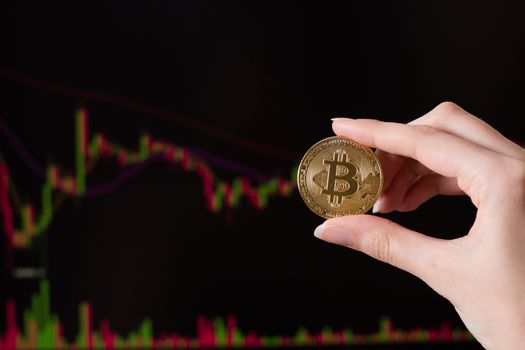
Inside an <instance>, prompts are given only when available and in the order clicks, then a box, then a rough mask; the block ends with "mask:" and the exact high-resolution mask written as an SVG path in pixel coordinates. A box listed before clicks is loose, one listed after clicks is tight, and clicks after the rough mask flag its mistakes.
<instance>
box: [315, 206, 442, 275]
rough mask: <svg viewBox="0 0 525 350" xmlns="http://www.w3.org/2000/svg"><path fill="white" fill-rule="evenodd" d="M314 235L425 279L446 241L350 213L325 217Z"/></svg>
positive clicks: (433, 270)
mask: <svg viewBox="0 0 525 350" xmlns="http://www.w3.org/2000/svg"><path fill="white" fill-rule="evenodd" d="M314 235H315V236H316V237H317V238H319V239H322V240H324V241H327V242H330V243H335V244H339V245H342V246H345V247H348V248H352V249H355V250H358V251H361V252H363V253H365V254H368V255H370V256H371V257H373V258H375V259H378V260H380V261H383V262H386V263H388V264H391V265H393V266H396V267H398V268H400V269H403V270H405V271H407V272H410V273H411V274H413V275H416V276H417V277H419V278H421V279H422V280H424V281H425V282H427V283H428V282H429V281H431V280H432V279H433V278H432V275H433V274H435V273H437V271H435V270H436V268H437V267H438V266H437V265H438V264H439V262H440V261H443V259H442V258H441V259H440V257H443V256H444V254H443V253H444V248H445V247H444V245H445V244H444V243H445V242H446V241H444V240H442V239H437V238H433V237H429V236H426V235H423V234H421V233H418V232H415V231H412V230H409V229H407V228H405V227H403V226H400V225H398V224H396V223H394V222H392V221H390V220H387V219H384V218H380V217H377V216H373V215H351V216H344V217H338V218H333V219H328V220H326V221H325V222H324V223H323V224H322V225H320V226H319V227H317V228H316V229H315V232H314Z"/></svg>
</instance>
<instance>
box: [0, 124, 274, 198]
mask: <svg viewBox="0 0 525 350" xmlns="http://www.w3.org/2000/svg"><path fill="white" fill-rule="evenodd" d="M0 131H1V132H2V134H3V135H4V136H5V137H6V139H7V140H8V141H9V142H10V143H11V146H12V147H13V148H14V150H15V151H16V152H17V153H18V154H19V155H20V157H21V158H22V160H23V161H24V163H25V164H26V165H27V167H28V168H29V169H30V170H31V171H32V172H33V173H35V175H36V176H38V177H39V178H41V179H43V180H45V179H46V173H45V171H44V170H43V169H42V168H41V167H40V166H39V165H38V164H37V162H36V161H35V160H34V159H33V157H31V154H30V153H29V152H28V151H27V148H26V147H25V146H24V144H23V143H22V142H21V141H20V139H19V138H18V136H16V134H15V133H14V132H13V131H12V130H11V129H10V128H9V127H8V126H7V124H6V123H5V122H4V121H3V120H2V119H0ZM183 148H184V149H186V150H187V151H188V152H190V153H192V154H194V155H196V156H197V157H199V158H202V159H204V160H206V161H207V162H208V163H210V164H213V165H215V166H217V167H219V168H224V169H227V170H230V171H232V172H234V173H238V174H242V175H244V176H247V177H250V178H252V179H254V180H257V181H261V182H262V181H268V180H269V179H271V178H272V177H271V176H270V175H267V174H264V173H262V172H260V171H258V170H256V169H254V168H252V167H250V166H247V165H244V164H241V163H238V162H235V161H232V160H228V159H224V158H221V157H219V156H216V155H214V154H212V153H209V152H208V151H205V150H202V149H199V148H196V147H187V146H184V147H183ZM162 159H165V156H164V155H163V154H157V155H154V156H152V157H150V158H148V159H146V160H145V161H143V162H141V163H139V164H135V165H133V166H130V167H128V168H127V169H126V170H124V171H123V172H122V173H120V174H119V175H118V176H117V177H115V178H114V179H113V180H111V181H109V182H108V183H105V184H101V185H96V186H92V187H89V188H88V189H86V192H85V193H84V196H86V197H94V196H99V195H103V194H107V193H109V192H111V191H113V190H115V189H117V188H118V187H119V186H121V185H122V184H123V183H124V182H125V181H126V180H127V179H129V178H130V177H132V176H135V175H136V174H138V173H139V172H140V171H142V170H143V169H144V168H146V167H147V166H148V165H150V164H152V163H154V162H157V161H159V160H162Z"/></svg>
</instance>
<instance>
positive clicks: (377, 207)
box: [372, 197, 381, 214]
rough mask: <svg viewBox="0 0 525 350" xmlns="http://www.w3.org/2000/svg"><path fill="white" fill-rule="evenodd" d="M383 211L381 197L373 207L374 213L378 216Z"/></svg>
mask: <svg viewBox="0 0 525 350" xmlns="http://www.w3.org/2000/svg"><path fill="white" fill-rule="evenodd" d="M380 210H381V197H379V198H378V199H377V200H376V202H375V204H374V206H373V207H372V213H374V214H377V213H379V211H380Z"/></svg>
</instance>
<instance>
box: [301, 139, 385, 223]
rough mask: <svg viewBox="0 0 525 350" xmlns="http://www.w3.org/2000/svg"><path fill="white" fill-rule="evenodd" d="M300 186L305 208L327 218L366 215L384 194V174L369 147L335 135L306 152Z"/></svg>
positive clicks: (302, 161)
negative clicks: (382, 189)
mask: <svg viewBox="0 0 525 350" xmlns="http://www.w3.org/2000/svg"><path fill="white" fill-rule="evenodd" d="M297 186H298V188H299V193H300V194H301V197H302V198H303V200H304V202H305V203H306V205H307V206H308V207H309V208H310V209H311V210H312V211H313V212H314V213H316V214H317V215H320V216H322V217H323V218H325V219H328V218H333V217H336V216H345V215H352V214H363V213H366V212H367V211H368V210H369V209H370V208H372V206H373V205H374V203H375V201H376V200H377V198H378V196H379V193H380V192H381V188H382V186H383V173H382V170H381V165H380V164H379V161H378V159H377V158H376V156H375V155H374V152H373V151H372V150H371V149H370V148H368V147H366V146H363V145H360V144H358V143H356V142H354V141H352V140H349V139H346V138H344V137H340V136H333V137H329V138H326V139H324V140H321V141H319V142H317V143H316V144H315V145H313V146H312V147H311V148H310V149H309V150H308V151H307V152H306V153H305V155H304V156H303V159H302V160H301V163H300V164H299V171H298V172H297Z"/></svg>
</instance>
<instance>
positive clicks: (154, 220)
mask: <svg viewBox="0 0 525 350" xmlns="http://www.w3.org/2000/svg"><path fill="white" fill-rule="evenodd" d="M523 15H524V6H523V5H522V4H520V5H514V4H511V3H507V4H501V3H498V4H497V5H496V3H493V4H491V5H482V4H480V3H477V2H472V3H470V4H467V3H463V2H462V3H454V2H446V3H443V2H439V3H432V4H428V3H426V2H425V3H419V2H412V3H408V2H403V3H398V2H385V3H382V2H352V3H351V4H347V5H346V6H344V7H343V6H339V5H335V4H325V3H317V4H312V5H306V4H304V3H291V2H287V3H285V4H281V3H271V2H249V3H244V2H241V3H231V2H202V1H198V2H190V1H180V2H169V1H166V2H160V1H159V2H128V1H121V2H119V1H109V2H105V3H103V4H98V5H94V4H85V5H78V4H69V5H66V6H65V7H64V6H63V5H60V6H58V5H54V4H50V3H45V4H44V3H42V4H40V5H37V6H28V5H22V4H19V5H15V4H2V5H0V29H1V30H0V33H1V34H0V38H1V42H2V49H1V54H0V91H1V92H2V93H1V95H0V96H1V97H0V118H1V120H0V163H1V164H3V165H4V167H3V169H4V170H3V173H2V174H3V175H2V176H3V179H4V180H5V179H8V186H3V187H0V191H3V194H2V193H0V197H1V198H2V199H5V200H4V202H3V203H4V204H2V216H1V220H2V228H1V231H0V233H1V234H2V235H1V239H0V242H1V243H0V244H1V247H2V253H1V254H2V256H3V257H4V259H3V262H2V264H3V269H2V280H1V281H2V282H1V288H0V290H1V294H0V297H1V298H2V299H1V300H0V301H1V305H0V311H1V312H2V315H3V314H5V313H8V311H9V310H8V309H10V308H11V306H12V305H15V304H16V310H15V316H16V317H15V318H16V325H17V328H18V330H19V332H21V334H20V335H19V337H21V338H23V339H22V341H27V342H29V343H28V344H30V345H31V344H36V343H30V340H28V339H26V338H30V337H29V336H28V334H29V333H28V329H29V328H30V326H27V324H28V323H27V322H26V321H28V320H29V323H31V320H36V321H35V322H37V323H38V321H40V323H39V325H42V323H44V322H47V323H49V324H51V323H52V322H55V323H53V324H54V325H56V324H58V323H60V324H61V326H62V328H63V334H62V337H63V339H64V341H67V343H68V344H69V343H73V342H77V345H78V346H79V347H83V346H84V347H96V345H97V344H100V341H102V342H104V341H106V340H107V339H106V340H104V339H102V340H96V339H94V338H93V339H91V340H89V341H88V340H87V339H86V338H87V336H84V338H83V335H82V334H83V332H84V331H86V329H85V328H83V326H82V321H79V318H80V319H82V317H84V316H85V317H87V318H89V319H90V320H91V321H90V322H92V328H93V329H92V330H91V332H95V333H97V332H98V335H97V334H95V333H93V334H95V335H93V337H100V338H103V335H102V333H103V332H102V330H101V329H102V328H103V326H100V323H101V322H103V320H108V321H109V322H110V328H111V334H113V335H115V336H116V335H119V336H120V337H122V338H124V339H126V341H128V343H127V344H128V346H131V345H132V344H135V345H137V344H138V345H137V347H142V348H148V347H149V346H150V345H151V343H148V342H147V341H146V340H148V339H150V338H148V337H150V336H151V337H153V338H155V339H157V340H158V341H161V340H162V339H164V338H166V337H168V335H173V334H177V336H178V337H179V339H178V340H176V345H181V344H182V345H181V346H182V347H185V346H190V347H191V346H193V347H195V346H206V345H208V346H211V345H213V346H219V345H220V344H219V343H220V342H221V341H223V340H224V339H226V340H225V341H226V342H228V341H229V342H230V343H231V344H232V345H237V346H250V345H253V344H250V341H253V342H255V344H258V346H263V347H266V346H270V345H272V344H274V345H275V344H276V343H272V341H273V342H277V343H279V341H280V342H281V343H279V344H281V345H284V344H283V343H282V342H286V340H283V339H285V338H287V337H288V338H289V340H290V339H291V340H290V341H296V342H297V344H299V345H310V346H313V345H315V344H316V342H317V345H319V346H321V345H327V344H328V343H330V341H329V339H332V338H331V337H333V339H336V338H337V337H339V336H340V337H343V336H344V334H343V333H344V332H345V330H346V332H347V333H346V336H347V337H348V334H349V331H348V329H349V328H351V329H352V332H353V334H361V335H364V336H363V338H362V339H361V338H359V337H357V336H356V337H354V338H353V339H354V341H355V343H362V344H376V345H378V344H382V343H396V342H397V343H399V342H400V343H403V344H404V343H408V342H414V341H417V342H421V344H423V343H428V344H430V345H432V344H431V343H433V339H434V338H432V335H431V334H430V333H431V332H430V330H435V329H437V330H439V329H442V327H444V326H443V323H446V324H448V325H449V326H450V328H451V329H452V330H453V331H454V332H456V336H455V338H454V340H453V341H452V340H450V341H445V342H444V343H446V344H445V345H446V346H452V345H453V344H455V343H460V346H461V347H462V348H466V347H470V346H471V347H472V348H478V347H479V345H477V344H476V343H475V341H472V340H469V338H468V336H467V335H465V334H464V333H465V332H464V329H465V328H464V326H463V324H462V323H461V320H460V319H459V317H458V316H457V314H456V313H455V310H454V308H453V307H452V305H450V304H449V303H448V301H446V300H445V299H444V298H442V297H441V296H439V295H438V294H437V293H435V292H434V291H432V290H431V289H430V288H429V287H428V286H427V285H426V284H425V283H424V282H422V281H420V280H418V279H417V278H416V277H414V276H412V275H410V274H408V273H406V272H403V271H400V270H397V269H395V268H394V267H391V266H389V265H386V264H384V263H381V262H378V261H375V260H373V259H371V258H369V257H367V256H365V255H363V254H361V253H358V252H355V251H350V250H348V249H345V248H342V247H338V246H332V245H329V244H326V243H324V242H321V241H319V240H317V239H316V238H314V236H313V230H314V229H315V227H316V226H317V225H319V224H320V223H322V219H321V218H319V217H317V216H316V215H315V214H313V213H312V212H310V211H309V210H308V208H307V207H306V205H305V204H304V203H303V202H302V200H301V198H300V196H299V194H298V193H297V190H296V188H295V178H294V171H295V170H294V169H296V166H297V164H298V162H299V161H300V159H301V156H302V155H303V153H304V152H305V151H306V150H307V149H308V148H309V147H310V146H311V145H312V144H314V143H315V142H317V141H318V140H320V139H322V138H325V137H328V136H331V135H332V131H331V122H330V118H333V117H340V116H348V117H353V118H360V117H367V118H368V117H370V118H377V119H382V120H388V121H396V122H408V121H410V120H412V119H415V118H417V117H418V116H421V115H422V114H424V113H426V112H428V111H429V110H430V109H432V108H433V107H434V106H435V105H437V104H438V103H440V102H442V101H446V100H451V101H454V102H456V103H458V104H459V105H461V106H462V107H464V108H465V109H466V110H468V111H470V112H471V113H473V114H475V115H477V116H479V117H480V118H482V119H484V120H485V121H487V122H488V123H490V124H491V125H493V126H494V127H495V128H496V129H498V130H499V131H500V132H501V133H503V134H504V135H505V136H507V137H509V138H510V139H513V140H514V141H516V142H522V141H523V138H524V134H523V128H522V127H521V126H519V125H520V124H519V119H520V117H522V111H523V110H524V108H525V99H524V98H523V87H522V82H523V80H524V69H523V62H524V61H525V57H524V45H525V44H524V43H525V41H524V40H523V34H525V33H524V32H525V24H524V22H523V20H522V19H523ZM82 137H85V138H86V143H85V145H86V146H85V147H86V148H83V147H84V146H82V145H84V144H83V143H82V142H81V141H80V140H82ZM97 137H98V138H97ZM155 145H156V146H155ZM155 147H156V148H155ZM170 147H171V148H170ZM141 152H142V153H141ZM170 152H171V153H170ZM68 179H69V180H68ZM68 181H69V182H68ZM68 186H69V187H68ZM82 186H84V187H82ZM46 191H47V192H46ZM228 191H230V192H228ZM233 192H235V193H234V194H232V193H233ZM221 193H222V194H224V195H221ZM228 193H229V194H228ZM228 195H230V196H231V198H230V199H231V200H228V198H227V197H228ZM46 196H47V197H46ZM232 198H233V199H232ZM46 208H47V209H46ZM384 216H385V217H387V218H389V219H391V220H393V221H396V222H398V223H401V224H403V225H405V226H407V227H409V228H411V229H415V230H418V231H421V232H425V233H427V234H429V235H432V236H436V237H442V238H454V237H459V236H462V235H464V234H466V233H467V232H468V230H469V228H470V224H471V223H472V222H473V220H474V216H475V208H474V207H473V205H472V204H471V202H470V200H469V199H468V198H465V197H439V198H434V199H432V200H431V201H429V202H428V203H426V204H424V205H423V206H422V207H420V208H419V209H418V210H417V211H415V212H411V213H392V214H388V215H384ZM9 218H12V221H13V222H12V224H13V227H14V228H13V230H12V231H11V233H12V235H14V236H16V237H17V238H16V239H15V238H9V237H10V234H11V233H9V232H8V231H9V229H7V228H6V227H7V226H6V222H7V221H9V220H10V219H9ZM31 225H33V226H31ZM47 286H48V287H49V298H50V310H49V311H47V310H46V307H45V305H44V304H46V301H45V299H46V298H44V297H43V295H44V294H45V293H44V292H45V289H46V288H47ZM43 290H44V292H43ZM32 296H37V298H36V301H35V297H33V300H32ZM84 302H87V304H81V303H84ZM10 305H11V306H10ZM79 305H83V306H84V307H85V310H80V311H79ZM81 308H82V307H81ZM86 310H91V311H86ZM24 311H25V314H24ZM79 314H80V315H79ZM53 315H54V316H53ZM86 315H87V316H86ZM53 317H56V319H54V318H53ZM234 318H235V320H236V327H235V329H236V332H237V333H238V334H233V335H232V334H229V333H228V334H226V336H225V337H224V336H221V335H220V334H219V333H220V330H221V327H222V326H221V322H222V323H224V324H226V326H225V327H226V328H228V327H227V326H228V322H230V327H229V329H230V330H231V329H232V327H233V326H232V324H231V322H233V319H234ZM385 318H388V319H389V320H391V322H392V323H393V327H395V329H397V330H403V331H404V332H405V333H410V332H412V333H411V334H413V335H412V338H410V337H409V338H410V341H409V340H407V339H408V338H403V339H401V338H400V339H398V340H397V341H390V340H388V339H386V340H385V339H382V338H381V334H383V335H384V333H381V332H380V330H381V326H380V320H381V319H383V321H385ZM8 319H9V317H7V320H5V321H4V317H2V321H0V330H5V329H8V327H7V326H8V323H9V321H8ZM145 319H149V320H150V321H145V322H144V320H145ZM199 319H200V320H201V321H200V322H201V323H200V327H201V329H205V328H206V327H207V326H209V324H211V322H214V323H213V326H214V331H215V335H214V337H215V338H214V339H215V344H206V342H204V343H198V342H197V343H195V342H192V341H193V340H195V338H196V337H198V333H199V332H198V329H199V323H198V320H199ZM46 320H47V321H46ZM221 320H222V321H221ZM228 320H229V321H228ZM149 322H151V323H149ZM149 325H151V327H150V326H149ZM90 327H91V326H90ZM301 327H304V328H306V329H307V330H308V331H305V332H303V333H302V335H301V330H300V331H298V329H300V328H301ZM328 327H329V328H331V329H332V332H330V331H329V330H328ZM88 328H89V327H88ZM383 331H384V327H383ZM86 332H87V331H86ZM227 332H228V331H227ZM241 332H242V335H241ZM250 332H254V334H255V335H253V339H252V340H249V339H250V336H249V333H250ZM40 333H41V334H40ZM40 333H39V336H38V339H37V340H36V342H37V343H38V344H41V345H39V346H42V347H44V346H43V345H42V344H48V343H46V339H47V338H46V337H49V334H47V333H46V332H45V331H41V332H40ZM150 333H151V334H150ZM6 334H7V333H6ZM86 334H87V333H86ZM130 334H131V336H130ZM305 334H306V335H305ZM330 334H332V335H330ZM334 334H335V335H334ZM371 334H376V335H377V334H379V338H377V337H376V338H374V337H373V336H367V335H371ZM106 335H107V334H106ZM319 335H324V338H323V336H319ZM201 336H202V334H201ZM262 336H265V338H264V339H263V338H261V337H262ZM270 336H277V338H278V340H275V339H270ZM24 337H25V338H24ZM133 337H135V338H133ZM163 337H164V338H163ZM185 337H189V338H191V339H189V340H188V339H186V338H185ZM221 337H222V338H221ZM239 337H242V338H243V341H244V343H243V342H241V341H240V340H238V339H237V338H239ZM301 337H302V338H301ZM418 337H419V338H418ZM132 338H133V339H135V340H133V339H132ZM137 339H138V340H137ZM192 339H193V340H192ZM221 339H222V340H221ZM239 339H240V338H239ZM247 339H248V340H247ZM305 339H306V340H305ZM186 340H187V341H188V342H189V343H184V342H185V341H186ZM347 340H348V339H347ZM387 340H388V341H387ZM97 341H99V343H97ZM179 341H180V342H181V343H180V344H179V343H178V342H179ZM133 342H135V343H133ZM257 342H259V343H257ZM463 342H466V343H463ZM334 343H337V341H336V340H334ZM421 344H420V345H419V346H422V345H421ZM223 345H224V344H223ZM226 345H228V344H226ZM387 345H388V344H386V345H381V346H384V347H385V348H387V347H386V346H387ZM430 345H429V346H430ZM378 346H379V345H378ZM392 347H395V346H394V345H392ZM398 347H399V345H398V346H397V347H395V348H398ZM418 348H421V347H418Z"/></svg>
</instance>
